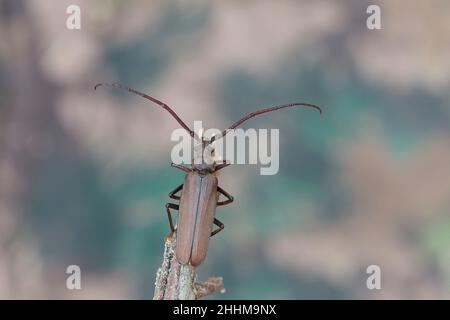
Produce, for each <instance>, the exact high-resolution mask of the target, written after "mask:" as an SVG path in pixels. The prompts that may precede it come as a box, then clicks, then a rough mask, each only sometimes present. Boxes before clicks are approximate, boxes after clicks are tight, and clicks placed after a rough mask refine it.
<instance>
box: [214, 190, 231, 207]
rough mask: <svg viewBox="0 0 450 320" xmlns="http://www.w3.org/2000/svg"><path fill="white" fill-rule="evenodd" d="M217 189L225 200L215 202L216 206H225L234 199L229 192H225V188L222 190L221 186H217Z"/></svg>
mask: <svg viewBox="0 0 450 320" xmlns="http://www.w3.org/2000/svg"><path fill="white" fill-rule="evenodd" d="M217 191H218V192H219V193H221V194H223V195H224V196H225V197H226V198H227V200H223V201H218V202H217V206H225V205H227V204H230V203H232V202H233V201H234V198H233V196H232V195H231V194H229V193H228V192H226V191H225V190H223V189H222V188H221V187H219V186H217Z"/></svg>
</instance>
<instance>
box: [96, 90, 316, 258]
mask: <svg viewBox="0 0 450 320" xmlns="http://www.w3.org/2000/svg"><path fill="white" fill-rule="evenodd" d="M101 85H109V86H113V87H116V88H119V89H124V90H127V91H129V92H132V93H134V94H137V95H139V96H141V97H143V98H145V99H147V100H150V101H152V102H153V103H155V104H157V105H158V106H160V107H162V108H163V109H165V110H166V111H168V112H169V113H170V114H171V115H172V116H173V117H174V118H175V120H176V121H177V122H178V123H179V124H180V125H181V127H183V128H184V129H185V130H186V131H187V132H189V134H190V136H191V137H192V138H194V139H195V140H197V141H198V142H200V145H199V147H200V149H198V150H197V151H198V153H197V158H196V159H193V165H192V168H187V167H185V166H183V165H179V164H174V163H172V166H173V167H175V168H178V169H180V170H183V171H184V172H186V173H187V174H186V177H185V178H184V182H183V184H181V185H179V186H178V187H176V188H175V189H174V190H173V191H171V192H170V193H169V197H170V198H172V199H175V200H179V201H180V204H175V203H167V204H166V210H167V216H168V218H169V224H170V228H171V230H172V232H175V231H176V232H177V243H176V250H175V251H176V258H177V261H178V262H179V263H181V264H190V265H192V266H194V267H195V266H198V265H199V264H200V263H202V261H203V260H204V259H205V257H206V253H207V250H208V244H209V239H210V238H211V237H212V236H213V235H215V234H217V233H218V232H220V231H221V230H223V228H224V224H223V223H222V222H220V221H219V220H218V219H217V218H216V217H215V213H216V207H218V206H224V205H227V204H229V203H231V202H233V197H232V196H231V195H230V194H229V193H228V192H226V191H225V190H223V189H222V188H221V187H220V186H219V185H218V181H217V177H216V176H215V172H217V171H219V170H220V169H222V168H225V167H226V166H228V165H229V163H226V162H222V163H216V162H215V161H213V159H212V158H209V159H204V155H205V152H204V151H205V150H206V151H208V152H207V153H206V154H209V155H213V154H214V148H213V147H212V145H211V144H212V143H213V142H214V141H217V140H218V139H220V138H222V137H224V136H225V135H226V134H227V133H228V132H230V131H231V130H234V129H235V128H237V127H239V126H240V125H241V124H242V123H243V122H245V121H247V120H249V119H250V118H253V117H255V116H257V115H260V114H263V113H267V112H272V111H276V110H279V109H283V108H289V107H294V106H303V107H309V108H314V109H317V110H319V111H320V113H322V110H321V109H320V107H318V106H316V105H313V104H309V103H303V102H294V103H289V104H283V105H279V106H273V107H270V108H265V109H261V110H258V111H255V112H252V113H249V114H247V115H246V116H244V117H242V118H241V119H239V120H238V121H236V122H234V123H233V124H232V125H231V126H230V127H228V128H227V129H225V130H224V131H222V132H221V133H220V134H218V135H215V136H213V137H211V139H210V140H205V139H204V138H203V137H202V138H200V137H199V136H198V135H197V134H196V133H195V132H194V131H192V130H191V129H189V127H188V126H187V125H186V124H185V123H184V122H183V120H181V119H180V117H178V115H177V114H176V113H175V111H173V110H172V108H170V107H169V106H168V105H167V104H165V103H163V102H161V101H159V100H158V99H155V98H153V97H151V96H149V95H147V94H145V93H142V92H139V91H136V90H134V89H131V88H128V87H125V86H123V85H121V84H118V83H113V84H108V83H100V84H97V85H96V86H95V88H94V89H97V87H99V86H101ZM208 149H209V150H208ZM198 156H199V157H198ZM197 160H199V161H197ZM205 160H207V161H205ZM180 191H182V194H181V196H178V195H177V193H178V192H180ZM220 194H222V195H223V196H225V197H226V198H227V199H226V200H223V201H219V196H220ZM170 209H173V210H179V217H178V223H177V228H175V226H174V224H173V221H172V214H171V211H170ZM214 224H215V225H217V226H218V227H219V228H218V229H216V230H214V231H212V228H213V225H214Z"/></svg>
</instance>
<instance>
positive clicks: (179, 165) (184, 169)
mask: <svg viewBox="0 0 450 320" xmlns="http://www.w3.org/2000/svg"><path fill="white" fill-rule="evenodd" d="M171 166H172V167H174V168H177V169H180V170H182V171H184V172H186V173H189V172H191V171H192V170H191V169H189V168H188V167H185V166H183V165H181V164H175V163H173V162H172V164H171Z"/></svg>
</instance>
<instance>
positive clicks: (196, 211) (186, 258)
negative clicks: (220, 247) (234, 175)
mask: <svg viewBox="0 0 450 320" xmlns="http://www.w3.org/2000/svg"><path fill="white" fill-rule="evenodd" d="M216 205H217V178H216V177H215V176H213V175H200V174H198V173H196V172H190V173H189V174H187V175H186V177H185V179H184V185H183V191H182V194H181V199H180V210H179V217H178V226H177V245H176V257H177V260H178V262H180V263H181V264H188V263H189V262H190V263H191V265H192V266H198V265H199V264H200V263H201V262H202V261H203V260H204V259H205V257H206V253H207V250H208V244H209V238H210V236H211V231H212V226H213V222H214V215H215V211H216Z"/></svg>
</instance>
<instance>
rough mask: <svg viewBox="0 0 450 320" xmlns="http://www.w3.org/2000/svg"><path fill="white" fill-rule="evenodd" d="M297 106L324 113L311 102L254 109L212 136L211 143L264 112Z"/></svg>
mask: <svg viewBox="0 0 450 320" xmlns="http://www.w3.org/2000/svg"><path fill="white" fill-rule="evenodd" d="M295 106H299V107H308V108H313V109H316V110H318V111H319V112H320V114H322V109H321V108H320V107H319V106H316V105H314V104H310V103H303V102H293V103H288V104H282V105H279V106H273V107H270V108H265V109H261V110H257V111H254V112H252V113H249V114H247V115H246V116H244V117H242V118H240V119H239V120H237V121H236V122H235V123H233V124H232V125H231V126H229V127H228V128H227V129H225V130H223V131H222V132H221V133H219V134H217V135H215V136H214V137H212V138H211V143H212V142H214V141H215V140H217V139H220V138H223V137H224V136H225V135H226V134H227V133H228V132H230V131H231V130H233V129H235V128H237V127H239V126H240V125H241V124H242V123H244V122H245V121H247V120H249V119H251V118H253V117H255V116H257V115H260V114H263V113H267V112H272V111H276V110H279V109H283V108H289V107H295Z"/></svg>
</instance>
